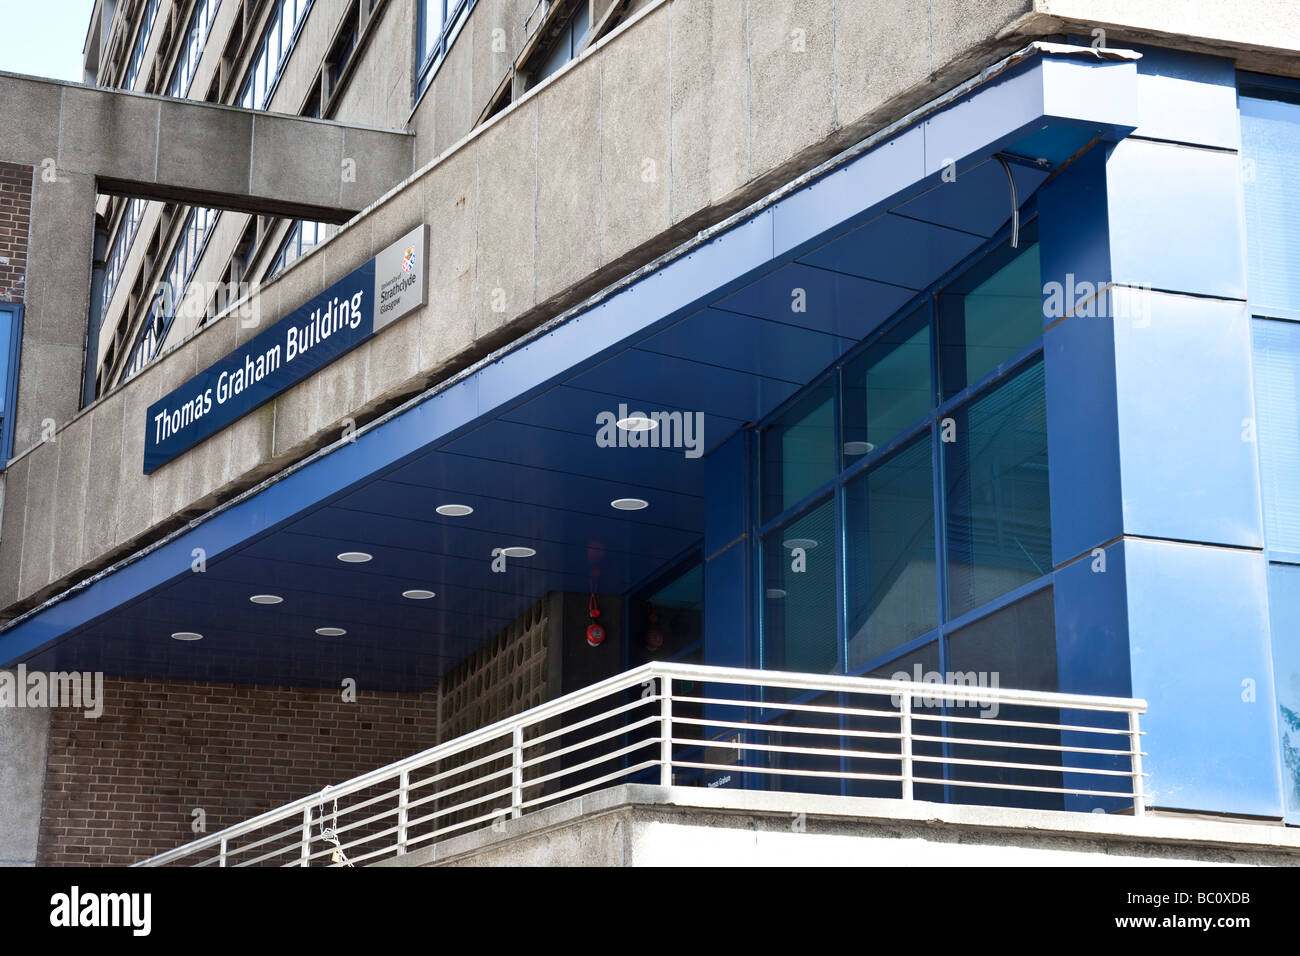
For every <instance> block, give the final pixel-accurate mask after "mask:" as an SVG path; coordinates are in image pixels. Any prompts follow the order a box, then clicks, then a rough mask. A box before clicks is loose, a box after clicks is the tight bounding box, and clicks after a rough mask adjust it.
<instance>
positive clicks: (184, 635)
mask: <svg viewBox="0 0 1300 956" xmlns="http://www.w3.org/2000/svg"><path fill="white" fill-rule="evenodd" d="M172 640H174V641H201V640H203V635H202V634H196V633H195V632H194V631H177V632H176V633H175V634H173V635H172Z"/></svg>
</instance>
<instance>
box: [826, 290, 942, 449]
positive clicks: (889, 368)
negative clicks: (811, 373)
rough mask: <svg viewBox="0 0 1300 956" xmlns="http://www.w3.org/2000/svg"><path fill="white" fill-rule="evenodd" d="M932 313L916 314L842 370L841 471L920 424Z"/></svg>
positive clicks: (927, 397) (926, 404)
mask: <svg viewBox="0 0 1300 956" xmlns="http://www.w3.org/2000/svg"><path fill="white" fill-rule="evenodd" d="M931 350H932V345H931V342H930V313H929V310H928V308H921V309H917V310H916V311H915V312H913V313H912V315H910V316H909V317H908V318H906V319H904V320H903V321H902V322H900V323H899V324H898V325H897V326H895V327H893V328H891V329H889V330H888V331H886V332H885V334H884V335H882V336H881V337H880V338H879V339H878V340H877V341H875V342H873V343H872V344H871V347H870V348H868V349H867V350H866V351H865V352H863V353H862V354H861V355H859V356H858V358H856V359H855V360H853V361H852V362H850V363H849V364H848V365H846V366H845V368H844V382H843V395H844V408H843V411H842V412H841V414H842V415H843V418H844V444H843V446H842V449H841V451H842V453H843V455H844V465H845V466H846V467H847V466H848V465H851V464H853V463H854V462H856V461H858V460H860V459H861V458H862V456H863V455H869V454H870V453H871V452H873V451H875V450H876V449H877V448H883V447H884V446H885V445H886V444H887V443H888V442H889V441H891V440H892V439H894V438H896V437H897V436H898V435H900V434H902V433H903V432H904V431H905V430H906V429H907V428H908V427H909V426H912V425H915V424H916V423H917V422H918V421H919V420H920V419H922V418H924V417H925V416H926V414H927V413H928V412H929V411H930V408H931V406H933V404H934V392H933V390H932V389H931V388H930V353H931Z"/></svg>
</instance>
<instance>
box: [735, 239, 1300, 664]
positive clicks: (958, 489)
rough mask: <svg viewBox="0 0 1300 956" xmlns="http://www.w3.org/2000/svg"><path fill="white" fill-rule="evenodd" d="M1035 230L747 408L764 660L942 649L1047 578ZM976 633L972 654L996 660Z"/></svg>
mask: <svg viewBox="0 0 1300 956" xmlns="http://www.w3.org/2000/svg"><path fill="white" fill-rule="evenodd" d="M1035 235H1036V233H1035V231H1034V225H1033V224H1032V223H1031V224H1029V226H1028V227H1027V228H1026V229H1024V230H1023V231H1022V233H1021V236H1022V241H1021V243H1020V245H1019V247H1018V248H1016V249H1012V248H1011V246H1010V243H1009V242H1000V243H997V244H995V245H993V246H992V248H991V249H990V250H989V251H988V252H987V253H986V254H985V255H984V256H983V257H982V258H980V259H978V260H977V261H976V262H975V263H973V264H972V265H971V266H970V267H969V268H968V269H967V270H966V271H964V272H963V273H961V274H960V275H958V276H957V277H955V278H953V279H951V280H949V281H947V282H946V283H944V284H942V285H941V286H940V287H939V288H938V289H937V290H935V291H933V292H931V293H927V294H924V295H922V296H921V298H920V299H919V300H918V301H917V302H915V303H914V304H912V305H910V306H909V307H907V308H906V309H904V310H903V311H901V312H900V313H899V314H898V316H897V317H896V318H895V319H894V320H892V321H891V322H889V323H887V324H886V326H885V327H883V328H882V329H881V330H880V331H879V332H878V333H876V334H875V335H874V336H873V337H872V338H871V339H869V340H867V341H865V342H863V343H862V344H861V345H860V346H858V347H857V348H856V349H855V350H854V351H852V352H850V353H849V354H848V355H846V356H845V357H844V359H842V360H841V361H840V362H839V363H838V365H837V367H836V368H835V369H834V370H832V372H831V373H829V374H827V375H825V376H823V377H822V378H820V379H819V380H817V381H816V382H815V383H814V384H813V385H811V386H809V387H807V388H806V389H805V390H804V391H803V392H801V393H800V394H798V395H796V396H795V397H794V398H792V399H791V400H790V401H789V402H787V403H786V405H785V406H784V407H783V408H781V409H778V410H777V411H776V412H775V413H774V414H773V415H772V416H771V418H770V419H769V420H768V421H766V422H763V423H760V426H759V428H758V436H759V441H758V451H757V456H756V457H757V462H756V467H757V471H758V482H759V495H758V498H759V503H758V508H757V510H758V514H757V516H756V519H757V521H758V527H757V528H756V529H755V531H756V538H757V539H758V540H759V541H760V542H761V544H760V545H759V554H758V559H759V562H760V567H761V586H760V593H759V595H758V597H757V601H758V603H759V606H760V611H761V613H760V621H761V625H760V647H759V651H760V654H759V659H760V660H761V661H762V664H763V666H764V667H769V668H775V669H780V670H794V671H812V672H826V671H832V670H844V671H848V672H850V673H864V672H871V671H874V670H876V669H878V668H880V667H882V666H884V664H885V663H886V662H888V661H889V660H890V659H892V658H898V657H899V656H900V655H902V656H904V657H907V656H908V655H911V656H912V657H915V656H916V655H917V654H920V653H922V649H923V648H925V647H926V646H928V645H931V644H933V645H934V646H935V650H934V655H935V656H936V658H941V659H944V660H945V662H946V664H945V666H947V664H950V663H951V661H949V660H948V657H947V654H948V645H947V643H946V642H947V641H948V639H949V636H950V633H954V631H953V629H954V628H955V627H958V626H960V627H963V628H966V629H969V628H970V627H971V626H972V620H975V621H978V620H981V619H982V618H979V617H974V618H973V617H972V616H973V615H974V614H978V613H979V612H980V611H981V609H984V611H983V613H984V614H986V615H987V614H990V613H997V612H999V611H1000V610H1002V609H1004V606H1005V605H1007V604H1008V603H1011V602H1014V601H1019V602H1024V601H1027V600H1028V598H1027V595H1028V594H1031V593H1037V591H1039V590H1042V588H1043V586H1044V585H1045V582H1046V581H1047V580H1049V577H1048V576H1049V575H1050V573H1051V571H1052V548H1051V541H1052V539H1051V520H1050V508H1049V500H1050V499H1049V487H1048V469H1047V407H1046V404H1047V403H1046V389H1045V378H1044V372H1043V361H1042V352H1041V349H1042V291H1041V290H1042V284H1041V278H1040V276H1039V261H1038V246H1037V244H1036V243H1035V242H1034V237H1035ZM1026 239H1027V240H1028V242H1027V243H1026V241H1025V240H1026ZM1298 328H1300V326H1298ZM944 383H947V384H946V385H945V384H944ZM941 386H943V387H941ZM1034 607H1036V608H1040V609H1041V605H1034ZM1048 607H1049V612H1048V617H1049V619H1050V617H1051V612H1050V601H1049V602H1048ZM1007 619H1008V620H1017V619H1016V618H1014V616H1013V617H1010V618H1007ZM1035 620H1038V618H1035ZM1047 630H1048V631H1051V630H1052V628H1051V627H1048V629H1047ZM966 633H971V632H970V631H969V630H967V631H966ZM1013 636H1015V635H1014V634H1013ZM1016 639H1017V640H1019V637H1018V636H1017V637H1016ZM1036 639H1037V638H1036ZM1052 640H1053V641H1054V637H1053V638H1052ZM967 646H968V647H972V648H985V645H983V644H977V643H975V642H968V644H967ZM990 647H991V649H988V648H985V650H987V654H985V653H984V650H981V651H979V653H975V654H974V655H973V657H972V659H979V658H980V655H981V654H984V659H983V664H982V666H981V667H979V668H975V669H978V670H986V671H992V670H999V669H1001V668H1002V666H1003V664H1004V663H1006V666H1007V667H1010V663H1007V662H1004V661H1003V660H1002V658H1003V657H1004V656H1005V655H1004V654H1003V652H1002V650H1000V649H998V648H997V647H993V646H990ZM1053 648H1054V644H1053ZM926 653H929V652H926ZM1054 666H1055V665H1054V664H1053V667H1054ZM1035 680H1037V678H1035Z"/></svg>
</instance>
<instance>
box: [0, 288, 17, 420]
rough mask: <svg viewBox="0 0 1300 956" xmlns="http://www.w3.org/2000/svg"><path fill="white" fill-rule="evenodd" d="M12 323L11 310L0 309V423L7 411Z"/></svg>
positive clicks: (12, 315)
mask: <svg viewBox="0 0 1300 956" xmlns="http://www.w3.org/2000/svg"><path fill="white" fill-rule="evenodd" d="M13 324H14V314H13V312H12V311H11V310H9V309H0V423H3V421H4V419H5V417H6V416H7V415H8V412H9V408H8V405H7V403H6V401H5V399H6V397H7V396H8V393H9V348H10V345H11V344H12V342H13Z"/></svg>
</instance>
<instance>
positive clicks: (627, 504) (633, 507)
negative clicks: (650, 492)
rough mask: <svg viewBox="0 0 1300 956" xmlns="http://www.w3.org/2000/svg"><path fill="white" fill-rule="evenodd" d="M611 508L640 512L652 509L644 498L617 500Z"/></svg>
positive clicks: (611, 504)
mask: <svg viewBox="0 0 1300 956" xmlns="http://www.w3.org/2000/svg"><path fill="white" fill-rule="evenodd" d="M609 506H610V507H611V508H617V509H618V510H619V511H640V510H641V509H642V508H648V507H650V502H648V501H646V500H645V499H644V498H615V499H614V500H613V501H611V502H610V503H609Z"/></svg>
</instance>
